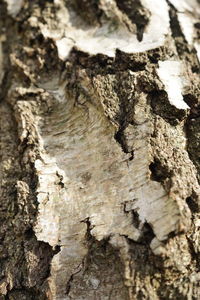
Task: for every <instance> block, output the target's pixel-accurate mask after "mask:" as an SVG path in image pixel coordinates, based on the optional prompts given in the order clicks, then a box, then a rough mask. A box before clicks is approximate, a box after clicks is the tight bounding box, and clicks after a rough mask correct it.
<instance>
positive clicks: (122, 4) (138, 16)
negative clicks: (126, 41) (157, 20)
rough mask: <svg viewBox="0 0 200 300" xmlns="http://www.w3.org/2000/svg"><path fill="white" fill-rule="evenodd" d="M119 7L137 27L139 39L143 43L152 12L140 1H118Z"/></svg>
mask: <svg viewBox="0 0 200 300" xmlns="http://www.w3.org/2000/svg"><path fill="white" fill-rule="evenodd" d="M116 2H117V6H118V7H119V9H120V10H121V11H123V12H124V13H125V14H126V15H127V16H128V17H129V19H130V20H131V21H132V23H134V24H136V27H137V39H138V41H140V42H141V41H142V39H143V33H144V30H145V28H146V26H147V24H148V23H149V19H150V11H149V10H148V9H147V8H145V7H144V6H143V5H142V3H141V1H140V0H116Z"/></svg>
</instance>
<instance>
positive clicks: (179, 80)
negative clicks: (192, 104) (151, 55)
mask: <svg viewBox="0 0 200 300" xmlns="http://www.w3.org/2000/svg"><path fill="white" fill-rule="evenodd" d="M157 73H158V76H159V77H160V79H161V81H162V82H163V83H164V85H165V88H166V91H167V94H168V98H169V102H170V104H172V105H174V106H175V107H177V108H178V109H188V108H189V106H188V105H187V104H186V103H185V102H184V100H183V96H182V90H183V86H184V85H183V66H182V64H181V62H179V61H172V60H169V61H159V68H158V69H157Z"/></svg>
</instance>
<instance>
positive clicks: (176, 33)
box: [167, 0, 200, 73]
mask: <svg viewBox="0 0 200 300" xmlns="http://www.w3.org/2000/svg"><path fill="white" fill-rule="evenodd" d="M167 3H168V5H169V17H170V26H171V32H172V37H173V38H174V40H175V45H176V50H177V53H178V55H179V57H180V58H181V59H184V60H186V61H188V62H190V64H191V71H192V72H193V73H199V72H200V65H199V60H198V57H197V53H196V49H195V48H194V47H191V46H190V45H188V43H187V40H186V39H185V36H184V34H183V32H182V29H181V26H180V23H179V20H178V16H177V9H176V8H175V7H174V6H173V5H172V4H171V2H170V1H168V0H167Z"/></svg>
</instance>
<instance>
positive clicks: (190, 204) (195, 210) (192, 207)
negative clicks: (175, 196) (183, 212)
mask: <svg viewBox="0 0 200 300" xmlns="http://www.w3.org/2000/svg"><path fill="white" fill-rule="evenodd" d="M186 203H187V205H188V207H189V209H190V210H191V212H192V213H198V212H199V205H198V202H197V201H195V200H194V199H193V197H192V196H191V197H187V198H186Z"/></svg>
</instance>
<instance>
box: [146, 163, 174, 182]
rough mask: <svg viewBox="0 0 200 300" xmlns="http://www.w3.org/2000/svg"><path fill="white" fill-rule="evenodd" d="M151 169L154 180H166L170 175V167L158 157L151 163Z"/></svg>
mask: <svg viewBox="0 0 200 300" xmlns="http://www.w3.org/2000/svg"><path fill="white" fill-rule="evenodd" d="M149 170H150V171H151V180H153V181H157V182H164V180H165V179H166V178H168V177H170V173H169V171H168V169H167V168H166V167H165V166H163V165H162V164H161V162H160V161H159V160H158V159H155V160H154V161H153V162H152V163H151V164H150V165H149Z"/></svg>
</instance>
